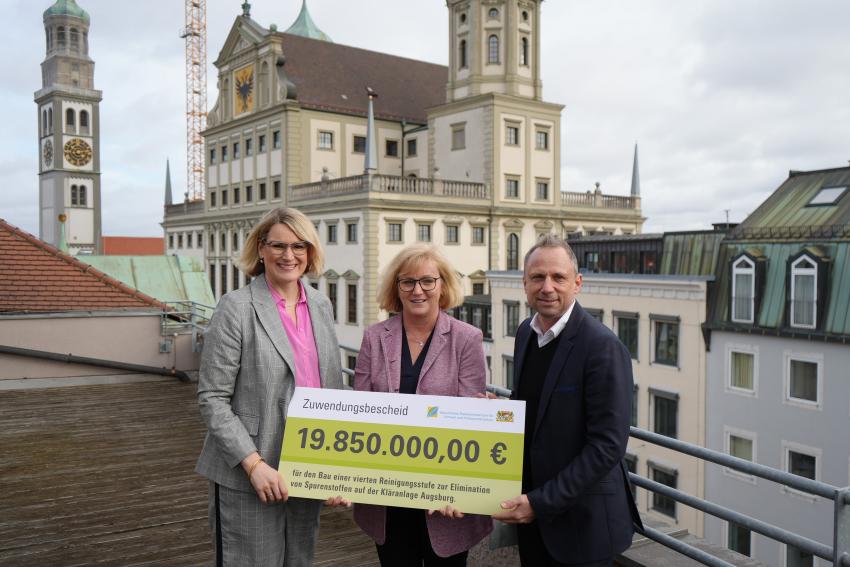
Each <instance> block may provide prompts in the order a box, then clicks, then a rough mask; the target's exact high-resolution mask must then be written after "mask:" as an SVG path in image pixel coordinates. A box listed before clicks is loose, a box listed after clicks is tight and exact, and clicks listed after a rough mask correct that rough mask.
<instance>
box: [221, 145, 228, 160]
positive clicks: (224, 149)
mask: <svg viewBox="0 0 850 567" xmlns="http://www.w3.org/2000/svg"><path fill="white" fill-rule="evenodd" d="M221 161H223V162H224V161H227V146H221Z"/></svg>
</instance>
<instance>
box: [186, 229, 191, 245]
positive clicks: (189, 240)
mask: <svg viewBox="0 0 850 567" xmlns="http://www.w3.org/2000/svg"><path fill="white" fill-rule="evenodd" d="M191 247H192V233H191V232H189V233H187V234H186V248H191Z"/></svg>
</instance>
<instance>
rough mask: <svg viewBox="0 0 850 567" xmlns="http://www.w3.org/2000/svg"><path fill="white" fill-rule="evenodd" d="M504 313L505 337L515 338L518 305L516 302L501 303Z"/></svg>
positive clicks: (517, 322) (517, 325) (517, 323)
mask: <svg viewBox="0 0 850 567" xmlns="http://www.w3.org/2000/svg"><path fill="white" fill-rule="evenodd" d="M502 305H503V306H504V313H505V335H504V336H506V337H515V336H516V330H517V327H519V303H518V302H516V301H504V302H502Z"/></svg>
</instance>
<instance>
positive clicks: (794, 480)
mask: <svg viewBox="0 0 850 567" xmlns="http://www.w3.org/2000/svg"><path fill="white" fill-rule="evenodd" d="M487 391H488V392H491V393H493V394H495V395H497V396H501V397H510V395H511V390H509V389H507V388H502V387H500V386H495V385H492V384H488V385H487ZM630 436H631V437H633V438H635V439H640V440H642V441H646V442H648V443H652V444H654V445H659V446H661V447H666V448H667V449H672V450H674V451H677V452H679V453H683V454H685V455H690V456H692V457H696V458H698V459H701V460H703V461H708V462H711V463H714V464H717V465H721V466H724V467H727V468H730V469H734V470H736V471H739V472H742V473H745V474H748V475H753V476H757V477H760V478H763V479H766V480H770V481H772V482H776V483H778V484H782V485H784V486H787V487H789V488H793V489H795V490H798V491H800V492H805V493H807V494H813V495H816V496H820V497H821V498H826V499H828V500H831V501H833V502H834V504H835V505H834V527H835V529H834V534H833V542H832V546H831V547H830V546H828V545H825V544H823V543H820V542H817V541H815V540H812V539H809V538H807V537H804V536H801V535H799V534H796V533H794V532H791V531H788V530H785V529H782V528H780V527H778V526H775V525H773V524H770V523H768V522H764V521H762V520H759V519H757V518H753V517H751V516H747V515H745V514H741V513H740V512H736V511H735V510H732V509H730V508H726V507H725V506H720V505H718V504H714V503H712V502H708V501H707V500H703V499H702V498H697V497H695V496H691V495H690V494H687V493H685V492H682V491H680V490H676V489H675V488H670V487H669V486H667V485H664V484H661V483H658V482H655V481H653V480H650V479H648V478H644V477H642V476H639V475H637V474H635V473H629V479H630V480H631V481H632V483H633V484H634V485H635V486H639V487H641V488H645V489H646V490H649V491H651V492H655V493H658V494H661V495H663V496H666V497H668V498H672V499H673V500H675V501H677V502H681V503H682V504H684V505H686V506H690V507H692V508H695V509H697V510H700V511H702V512H704V513H706V514H709V515H711V516H715V517H717V518H720V519H723V520H726V521H728V522H734V523H736V524H739V525H741V526H743V527H745V528H747V529H749V530H751V531H754V532H757V533H760V534H762V535H764V536H766V537H768V538H771V539H773V540H776V541H779V542H782V543H785V544H787V545H791V546H794V547H796V548H797V549H799V550H801V551H803V552H805V553H810V554H812V555H813V556H817V557H820V558H821V559H825V560H827V561H832V562H833V564H834V565H835V566H837V567H850V487H845V488H839V487H837V486H832V485H831V484H827V483H825V482H820V481H816V480H810V479H808V478H804V477H801V476H797V475H795V474H792V473H789V472H785V471H781V470H778V469H774V468H772V467H768V466H765V465H760V464H758V463H753V462H752V461H746V460H744V459H739V458H737V457H732V456H731V455H727V454H725V453H720V452H718V451H714V450H712V449H706V448H705V447H700V446H698V445H693V444H691V443H686V442H684V441H680V440H678V439H672V438H670V437H666V436H664V435H659V434H657V433H652V432H651V431H646V430H645V429H638V428H637V427H632V428H631V430H630ZM643 535H645V536H646V537H647V538H649V539H651V540H653V541H656V542H658V543H659V544H661V545H663V546H665V547H668V548H670V549H673V550H674V551H677V552H679V553H681V554H683V555H686V556H687V557H690V558H691V559H693V560H695V561H698V562H700V563H702V564H703V565H709V566H711V567H733V566H732V564H731V563H728V562H726V561H724V560H722V559H720V558H718V557H716V556H714V555H711V554H709V553H706V552H705V551H703V550H701V549H698V548H696V547H694V546H692V545H689V544H687V543H685V542H683V541H680V540H677V539H676V538H674V537H672V536H669V535H667V534H665V533H663V532H660V531H658V530H655V529H653V528H650V527H648V526H647V527H645V528H644V531H643Z"/></svg>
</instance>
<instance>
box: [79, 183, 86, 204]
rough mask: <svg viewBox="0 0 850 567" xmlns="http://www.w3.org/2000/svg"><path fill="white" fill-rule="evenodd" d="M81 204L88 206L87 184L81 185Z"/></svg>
mask: <svg viewBox="0 0 850 567" xmlns="http://www.w3.org/2000/svg"><path fill="white" fill-rule="evenodd" d="M79 205H80V206H81V207H85V206H86V186H85V185H80V200H79Z"/></svg>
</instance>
